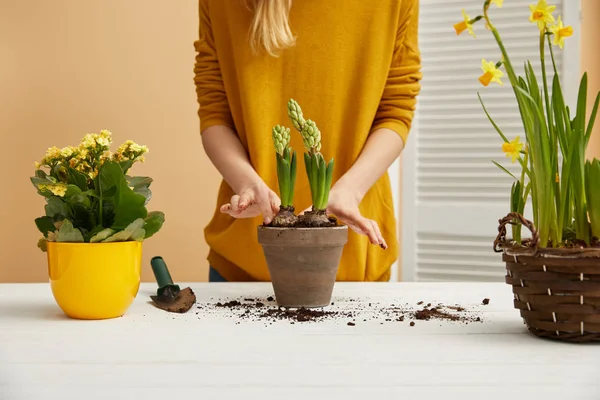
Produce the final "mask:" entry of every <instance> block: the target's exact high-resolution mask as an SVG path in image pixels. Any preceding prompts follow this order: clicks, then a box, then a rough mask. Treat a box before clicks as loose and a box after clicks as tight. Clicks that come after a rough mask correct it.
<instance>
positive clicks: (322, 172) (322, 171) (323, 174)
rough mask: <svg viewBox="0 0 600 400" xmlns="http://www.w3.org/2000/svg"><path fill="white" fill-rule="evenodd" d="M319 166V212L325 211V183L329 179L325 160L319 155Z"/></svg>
mask: <svg viewBox="0 0 600 400" xmlns="http://www.w3.org/2000/svg"><path fill="white" fill-rule="evenodd" d="M318 157H319V158H318V164H319V185H318V187H319V194H318V196H317V204H318V205H317V206H316V208H317V210H324V209H325V206H324V205H323V202H324V201H325V183H326V178H327V165H325V159H324V158H323V156H322V155H321V154H320V153H319V155H318Z"/></svg>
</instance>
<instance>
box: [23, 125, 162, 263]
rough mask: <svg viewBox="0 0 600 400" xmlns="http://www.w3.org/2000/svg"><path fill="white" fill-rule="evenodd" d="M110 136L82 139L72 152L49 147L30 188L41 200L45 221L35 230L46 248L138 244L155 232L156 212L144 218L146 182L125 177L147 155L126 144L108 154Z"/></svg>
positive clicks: (147, 195) (147, 196)
mask: <svg viewBox="0 0 600 400" xmlns="http://www.w3.org/2000/svg"><path fill="white" fill-rule="evenodd" d="M111 143H112V134H111V132H109V131H106V130H103V131H101V132H100V133H99V134H96V133H91V134H87V135H85V136H84V137H83V139H82V140H81V142H80V144H79V145H78V146H76V147H75V146H69V147H65V148H62V149H59V148H57V147H50V148H49V149H48V150H47V151H46V155H45V156H44V157H43V158H42V159H41V161H39V162H37V161H36V162H35V175H34V176H33V177H31V178H30V179H31V182H32V183H33V186H34V187H35V188H36V190H37V193H38V194H39V195H41V196H43V197H44V198H45V200H46V206H45V215H44V216H41V217H39V218H36V220H35V224H36V226H37V228H38V230H39V231H40V232H41V233H42V234H43V237H42V238H41V239H40V240H39V242H38V247H39V248H40V249H41V250H42V251H46V247H47V246H46V245H47V242H81V243H99V242H117V241H128V240H137V241H142V240H144V239H147V238H149V237H151V236H153V235H154V234H155V233H156V232H158V231H159V230H160V229H161V227H162V225H163V223H164V220H165V216H164V214H163V213H162V212H159V211H154V212H148V211H147V209H146V205H147V203H148V202H149V201H150V198H151V192H150V184H151V183H152V179H151V178H149V177H140V176H136V177H131V176H129V175H127V172H128V171H129V169H130V168H131V167H132V166H133V165H134V164H135V163H136V162H143V161H144V154H145V153H147V152H148V148H147V147H146V146H140V145H138V144H136V143H134V142H133V141H131V140H128V141H126V142H125V143H123V144H122V145H121V146H120V147H119V148H118V150H117V152H116V153H114V154H113V153H111V152H110V150H109V149H110V145H111Z"/></svg>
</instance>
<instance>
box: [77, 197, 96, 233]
mask: <svg viewBox="0 0 600 400" xmlns="http://www.w3.org/2000/svg"><path fill="white" fill-rule="evenodd" d="M73 222H74V223H75V225H76V226H77V227H79V228H80V229H81V230H82V232H83V233H84V234H85V233H86V232H90V231H91V230H93V229H94V228H95V227H96V216H95V214H94V213H93V211H92V210H91V209H89V208H87V207H85V206H84V205H83V204H82V203H76V204H74V205H73Z"/></svg>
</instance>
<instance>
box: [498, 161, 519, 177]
mask: <svg viewBox="0 0 600 400" xmlns="http://www.w3.org/2000/svg"><path fill="white" fill-rule="evenodd" d="M492 162H493V163H494V164H495V165H496V167H498V168H500V169H501V170H502V171H504V172H506V173H507V174H508V175H510V176H512V177H513V179H514V180H516V181H518V179H517V177H516V176H514V175H513V173H512V172H510V171H509V170H507V169H506V168H504V167H503V166H502V165H500V164H498V163H497V162H496V161H493V160H492Z"/></svg>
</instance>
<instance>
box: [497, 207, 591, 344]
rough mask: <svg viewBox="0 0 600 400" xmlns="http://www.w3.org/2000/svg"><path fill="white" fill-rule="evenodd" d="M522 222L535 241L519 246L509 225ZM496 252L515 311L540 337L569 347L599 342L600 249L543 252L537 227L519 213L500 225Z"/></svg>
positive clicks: (503, 220)
mask: <svg viewBox="0 0 600 400" xmlns="http://www.w3.org/2000/svg"><path fill="white" fill-rule="evenodd" d="M515 220H518V221H519V222H520V223H521V224H522V225H523V226H525V227H527V228H528V229H529V230H530V231H531V233H532V235H531V239H529V240H528V241H526V242H524V243H523V245H522V246H515V245H514V243H511V242H509V241H508V240H507V239H506V225H509V224H511V225H512V224H514V222H513V221H515ZM498 222H499V224H500V226H499V228H498V237H497V238H496V240H495V241H494V251H496V252H498V253H503V254H502V260H503V261H504V262H505V263H506V273H507V275H506V283H507V284H509V285H512V288H513V294H514V296H515V300H514V306H515V308H516V309H518V310H520V313H521V317H522V318H523V321H524V322H525V324H526V325H527V327H528V329H529V331H530V332H531V333H533V334H534V335H536V336H539V337H544V338H551V339H556V340H561V341H568V342H578V343H583V342H597V341H600V248H586V249H553V248H539V240H540V238H539V234H538V232H537V230H536V228H535V226H534V225H533V223H532V222H531V221H529V220H527V219H525V218H524V217H523V216H522V215H520V214H517V213H510V214H508V215H507V216H506V217H505V218H503V219H501V220H500V221H498Z"/></svg>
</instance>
